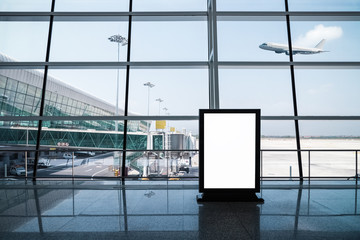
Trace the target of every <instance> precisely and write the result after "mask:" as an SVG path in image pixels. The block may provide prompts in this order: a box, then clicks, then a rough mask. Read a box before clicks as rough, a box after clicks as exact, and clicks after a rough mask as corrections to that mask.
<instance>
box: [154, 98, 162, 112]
mask: <svg viewBox="0 0 360 240" xmlns="http://www.w3.org/2000/svg"><path fill="white" fill-rule="evenodd" d="M155 101H158V102H159V116H160V108H161V103H162V102H163V101H164V100H163V99H161V98H158V99H156V100H155Z"/></svg>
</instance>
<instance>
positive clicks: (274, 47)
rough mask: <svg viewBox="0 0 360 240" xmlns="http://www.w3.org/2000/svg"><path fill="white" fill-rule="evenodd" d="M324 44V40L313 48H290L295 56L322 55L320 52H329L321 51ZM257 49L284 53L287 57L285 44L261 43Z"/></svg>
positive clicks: (287, 50) (287, 52) (287, 51)
mask: <svg viewBox="0 0 360 240" xmlns="http://www.w3.org/2000/svg"><path fill="white" fill-rule="evenodd" d="M324 44H325V39H323V40H321V41H320V42H319V43H318V44H317V45H316V46H315V47H313V48H309V47H296V46H293V47H292V52H293V55H295V54H316V53H322V52H329V51H324V50H322V48H323V46H324ZM259 48H261V49H264V50H269V51H275V53H279V54H280V53H285V54H286V55H289V47H288V45H287V44H280V43H270V42H267V43H263V44H261V45H260V46H259Z"/></svg>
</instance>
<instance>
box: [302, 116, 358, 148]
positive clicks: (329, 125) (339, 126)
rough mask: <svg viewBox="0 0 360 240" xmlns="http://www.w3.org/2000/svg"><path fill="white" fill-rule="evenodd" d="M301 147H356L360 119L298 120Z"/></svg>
mask: <svg viewBox="0 0 360 240" xmlns="http://www.w3.org/2000/svg"><path fill="white" fill-rule="evenodd" d="M299 125H300V135H301V137H302V140H301V146H302V148H303V149H307V148H313V149H319V148H321V149H324V148H325V149H330V148H335V149H357V148H358V147H359V143H360V140H359V139H358V138H359V136H360V121H351V120H347V121H330V120H329V121H320V120H318V121H310V120H308V121H300V122H299Z"/></svg>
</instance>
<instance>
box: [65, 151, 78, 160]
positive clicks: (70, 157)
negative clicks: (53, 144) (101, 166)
mask: <svg viewBox="0 0 360 240" xmlns="http://www.w3.org/2000/svg"><path fill="white" fill-rule="evenodd" d="M63 158H65V159H72V158H73V155H72V154H71V153H68V152H66V153H64V154H63ZM74 158H76V156H75V155H74Z"/></svg>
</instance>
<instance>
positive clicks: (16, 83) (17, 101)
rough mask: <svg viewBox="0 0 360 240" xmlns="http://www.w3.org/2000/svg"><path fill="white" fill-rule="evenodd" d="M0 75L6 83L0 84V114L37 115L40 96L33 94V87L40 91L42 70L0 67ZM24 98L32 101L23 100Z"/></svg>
mask: <svg viewBox="0 0 360 240" xmlns="http://www.w3.org/2000/svg"><path fill="white" fill-rule="evenodd" d="M0 76H1V77H0V78H1V80H2V81H3V80H4V82H5V83H6V84H1V85H0V93H1V95H0V97H1V98H0V112H1V116H36V115H37V116H38V115H39V114H40V98H39V97H36V96H35V92H34V88H36V89H38V90H39V92H41V89H42V84H43V72H42V71H41V70H30V69H19V70H13V69H1V70H0ZM29 86H30V88H29ZM25 99H28V100H29V99H32V101H26V102H24V100H25ZM24 104H26V107H24V106H25V105H24Z"/></svg>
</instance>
